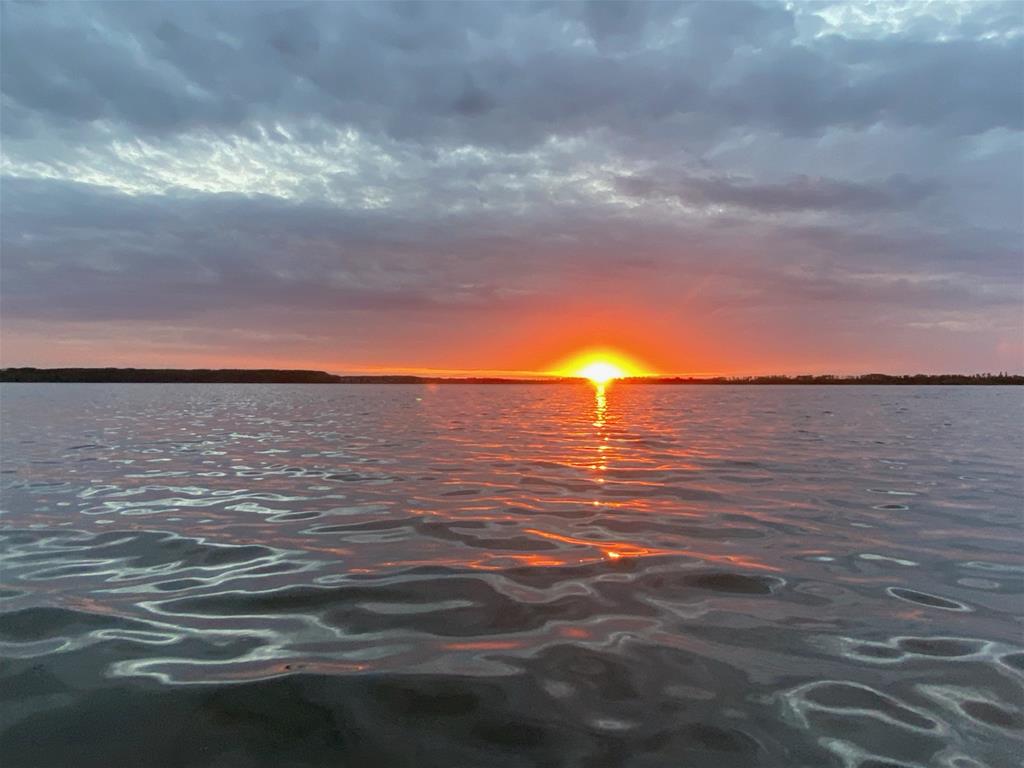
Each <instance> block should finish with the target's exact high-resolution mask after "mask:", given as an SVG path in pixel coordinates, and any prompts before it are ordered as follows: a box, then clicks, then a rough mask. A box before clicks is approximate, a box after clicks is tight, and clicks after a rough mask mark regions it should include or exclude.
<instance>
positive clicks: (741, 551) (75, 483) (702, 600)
mask: <svg viewBox="0 0 1024 768" xmlns="http://www.w3.org/2000/svg"><path fill="white" fill-rule="evenodd" d="M595 395H596V393H595V391H594V390H593V389H592V388H590V387H586V386H583V385H580V386H570V385H567V386H548V387H539V386H532V387H531V386H490V387H487V386H481V387H477V386H454V385H453V386H441V387H437V386H433V387H428V386H343V385H342V386H338V385H328V386H266V385H249V386H232V385H68V384H63V385H62V384H55V385H45V384H43V385H39V384H25V385H5V386H4V388H3V391H2V401H0V408H2V426H3V430H2V471H3V474H2V475H0V482H2V488H3V491H2V508H3V514H2V515H0V522H2V524H3V539H2V543H0V551H2V553H3V558H4V560H3V568H2V581H3V593H2V594H3V597H4V599H3V601H2V608H0V610H2V614H0V653H2V656H3V657H4V661H3V663H2V664H3V665H2V668H0V761H2V764H3V765H4V766H5V768H14V766H42V767H46V766H65V765H68V766H70V765H74V766H93V765H95V766H110V767H112V768H114V767H117V766H146V765H167V766H255V765H268V766H299V765H332V766H385V767H386V766H481V767H482V768H500V767H501V766H533V765H537V766H620V765H621V766H680V767H682V768H695V767H699V766H713V768H726V767H727V766H780V767H784V768H790V767H797V766H808V767H811V768H817V767H818V766H860V768H881V766H909V765H921V766H947V767H948V768H978V767H979V766H989V767H990V768H1001V767H1003V766H1017V765H1018V763H1019V762H1020V758H1021V754H1022V753H1021V747H1020V744H1021V741H1020V737H1021V732H1022V731H1021V729H1022V726H1024V715H1022V705H1024V686H1022V682H1024V648H1022V645H1024V643H1022V639H1021V638H1022V625H1021V622H1020V619H1019V616H1020V614H1021V608H1022V599H1024V598H1022V594H1024V557H1022V527H1021V523H1022V517H1021V514H1022V507H1024V492H1022V480H1021V472H1022V458H1024V440H1022V436H1024V390H1022V389H1012V388H1002V387H991V388H989V387H965V388H942V387H933V388H903V387H881V388H873V387H820V388H819V387H654V386H651V387H642V386H632V387H631V386H627V385H621V384H620V385H618V386H612V387H611V388H609V389H608V391H607V392H606V393H604V395H603V396H595Z"/></svg>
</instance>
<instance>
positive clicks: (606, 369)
mask: <svg viewBox="0 0 1024 768" xmlns="http://www.w3.org/2000/svg"><path fill="white" fill-rule="evenodd" d="M576 375H577V376H581V377H583V378H586V379H590V380H591V381H592V382H594V383H595V384H606V383H608V382H609V381H611V380H612V379H621V378H622V377H623V376H625V375H626V372H625V371H623V370H622V369H621V368H619V366H617V365H615V363H609V362H606V361H604V360H598V361H596V362H593V363H590V365H587V366H584V367H583V368H580V369H579V370H578V371H576Z"/></svg>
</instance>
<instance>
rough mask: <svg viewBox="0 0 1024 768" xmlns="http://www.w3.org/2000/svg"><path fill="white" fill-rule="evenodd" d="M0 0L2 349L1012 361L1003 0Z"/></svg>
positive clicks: (1013, 158) (357, 359) (713, 365)
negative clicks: (73, 0)
mask: <svg viewBox="0 0 1024 768" xmlns="http://www.w3.org/2000/svg"><path fill="white" fill-rule="evenodd" d="M0 13H2V14H3V19H2V27H0V30H2V43H3V45H2V46H0V56H2V61H0V87H2V103H0V107H2V112H0V129H2V132H3V147H2V171H3V180H2V190H0V226H2V228H0V237H2V244H0V245H2V264H0V278H2V279H0V301H2V305H0V311H2V314H3V321H4V322H3V330H2V333H3V342H4V344H3V358H4V359H3V362H4V364H8V365H12V364H33V363H35V364H41V365H42V364H62V363H63V364H107V363H110V364H131V363H137V364H139V365H149V364H168V365H192V364H195V365H199V364H202V365H210V364H219V363H223V364H225V365H236V364H246V363H247V362H252V363H253V364H256V363H259V364H274V365H282V366H283V365H296V364H301V365H309V366H314V367H323V368H328V369H331V370H359V369H367V368H375V367H382V368H393V369H397V368H416V367H436V368H443V369H467V370H468V369H488V370H495V369H511V370H531V369H539V368H543V367H544V366H546V365H547V364H550V363H551V362H553V361H554V360H555V359H557V358H558V357H560V356H563V355H564V354H566V353H567V352H571V351H572V350H573V347H575V346H582V345H589V344H617V345H621V346H624V347H626V348H627V349H628V350H630V351H632V352H634V353H635V354H638V355H640V356H642V357H646V358H648V361H649V362H650V363H651V364H652V365H653V366H655V367H657V368H660V369H662V370H666V371H680V372H684V371H709V372H710V371H722V372H739V371H785V372H791V371H820V370H836V371H864V370H891V371H914V370H925V371H935V370H980V369H1013V370H1017V369H1020V368H1022V367H1024V340H1022V336H1024V330H1022V324H1024V322H1022V321H1024V317H1022V306H1024V260H1022V254H1021V243H1022V231H1021V227H1022V224H1021V222H1022V215H1021V214H1022V211H1024V173H1022V168H1024V156H1022V155H1024V151H1022V147H1024V145H1022V141H1021V138H1022V137H1021V131H1022V128H1024V126H1022V122H1024V100H1022V93H1024V91H1022V88H1021V86H1022V77H1021V73H1022V70H1024V10H1022V8H1021V6H1020V5H1018V4H1012V3H973V2H972V3H963V4H950V3H922V2H914V3H877V4H874V3H850V4H845V3H835V4H813V5H794V4H779V3H742V2H729V3H682V4H675V3H667V2H665V3H652V4H644V3H638V2H629V3H612V2H602V3H583V4H570V3H556V4H548V3H538V4H527V3H514V4H507V5H504V4H497V3H467V4H456V3H409V4H385V3H372V4H371V3H366V4H361V3H332V4H312V5H307V4H280V5H275V4H270V3H252V4H245V3H221V4H212V3H202V4H190V3H174V4H170V3H167V4H157V3H149V4H113V5H103V4H97V3H91V4H87V5H68V4H60V5H57V4H52V5H46V4H14V3H5V4H3V5H2V6H0Z"/></svg>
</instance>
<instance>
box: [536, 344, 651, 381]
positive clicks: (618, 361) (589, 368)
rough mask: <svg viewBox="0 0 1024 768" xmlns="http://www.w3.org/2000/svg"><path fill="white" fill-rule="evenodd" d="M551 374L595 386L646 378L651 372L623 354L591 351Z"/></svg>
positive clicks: (574, 357)
mask: <svg viewBox="0 0 1024 768" xmlns="http://www.w3.org/2000/svg"><path fill="white" fill-rule="evenodd" d="M551 373H553V374H556V375H558V376H574V377H578V378H582V379H590V380H591V381H592V382H594V383H595V384H606V383H607V382H609V381H611V380H612V379H621V378H624V377H627V376H646V375H648V374H649V373H650V371H649V370H647V368H646V367H645V366H644V365H643V364H641V363H639V362H637V361H636V360H633V359H631V358H629V357H628V356H626V355H624V354H622V353H621V352H617V351H614V350H608V349H590V350H586V351H584V352H580V353H578V354H576V355H574V356H572V357H570V358H569V359H567V360H564V361H562V362H561V363H560V364H558V365H557V366H555V367H554V368H553V369H552V370H551Z"/></svg>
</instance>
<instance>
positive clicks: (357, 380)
mask: <svg viewBox="0 0 1024 768" xmlns="http://www.w3.org/2000/svg"><path fill="white" fill-rule="evenodd" d="M583 380H584V379H581V378H578V377H572V376H562V377H560V376H546V377H538V378H532V379H529V378H501V377H491V376H483V377H481V376H388V375H384V376H366V375H361V376H337V375H334V374H331V373H326V372H325V371H305V370H274V369H242V368H221V369H205V368H203V369H174V368H166V369H161V368H3V369H0V382H6V383H13V382H39V383H44V382H50V383H53V382H66V383H109V384H565V383H576V382H580V381H583ZM618 381H619V382H620V383H624V384H668V385H671V384H734V385H735V384H746V385H757V384H762V385H763V384H795V385H801V384H802V385H807V384H818V385H821V384H828V385H841V384H862V385H863V384H872V385H878V384H885V385H922V384H931V385H946V386H950V385H953V386H955V385H998V384H1017V385H1020V384H1024V375H1019V374H1010V373H977V374H912V375H903V376H893V375H889V374H884V373H868V374H863V375H860V376H832V375H819V376H811V375H807V376H705V377H696V376H640V377H628V378H624V379H619V380H618Z"/></svg>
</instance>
